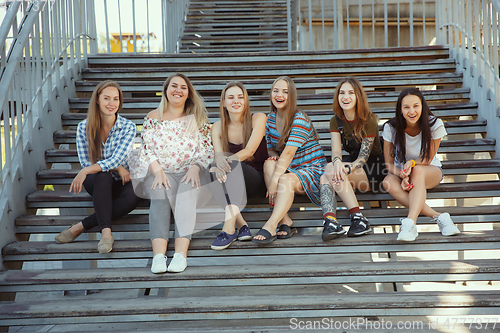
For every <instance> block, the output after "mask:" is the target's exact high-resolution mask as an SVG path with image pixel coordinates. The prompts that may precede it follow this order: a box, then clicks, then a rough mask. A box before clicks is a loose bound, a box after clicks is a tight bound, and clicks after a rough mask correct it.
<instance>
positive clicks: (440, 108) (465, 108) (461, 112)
mask: <svg viewBox="0 0 500 333" xmlns="http://www.w3.org/2000/svg"><path fill="white" fill-rule="evenodd" d="M429 107H430V109H431V111H432V112H433V113H434V114H435V115H436V116H438V117H440V118H446V117H451V118H456V117H460V116H477V103H453V104H435V105H430V106H429ZM371 110H372V112H373V113H375V114H376V115H378V117H379V119H389V118H392V117H394V107H383V108H380V107H378V108H377V107H372V108H371ZM85 112H86V110H85ZM147 112H149V109H148V110H147V111H145V112H143V113H131V112H122V113H121V115H122V116H123V117H125V118H127V119H130V120H132V121H133V122H134V123H136V124H137V125H142V124H143V122H144V117H146V114H147ZM264 112H266V111H264ZM307 114H308V115H309V117H310V118H311V119H312V120H313V122H317V121H326V122H328V121H330V118H331V117H332V115H333V111H331V113H327V112H325V111H324V110H321V111H314V110H313V111H311V110H308V111H307ZM61 117H62V123H63V126H77V125H78V123H79V122H81V121H82V120H84V119H86V118H87V114H86V113H64V114H63V115H62V116H61ZM208 117H209V119H210V121H211V122H212V123H213V122H215V121H217V120H218V119H219V112H218V110H216V111H210V112H208ZM443 120H444V121H445V123H446V122H447V121H446V119H443ZM316 127H318V126H316ZM318 130H319V128H318Z"/></svg>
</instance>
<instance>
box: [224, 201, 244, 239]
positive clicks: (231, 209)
mask: <svg viewBox="0 0 500 333" xmlns="http://www.w3.org/2000/svg"><path fill="white" fill-rule="evenodd" d="M238 216H241V214H240V209H239V208H238V206H236V205H227V206H226V219H225V221H224V226H223V227H222V231H225V232H226V233H228V234H231V235H232V234H234V225H235V224H236V221H237V219H238Z"/></svg>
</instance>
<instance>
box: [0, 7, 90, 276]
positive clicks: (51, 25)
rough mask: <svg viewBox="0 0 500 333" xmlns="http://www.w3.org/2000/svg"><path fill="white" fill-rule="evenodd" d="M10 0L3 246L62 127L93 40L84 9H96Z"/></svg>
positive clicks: (2, 106) (0, 193)
mask: <svg viewBox="0 0 500 333" xmlns="http://www.w3.org/2000/svg"><path fill="white" fill-rule="evenodd" d="M82 3H84V4H85V6H84V7H82ZM7 6H8V8H7V13H6V18H7V19H6V20H5V21H3V23H2V26H1V28H0V37H2V39H1V40H0V45H1V48H2V50H3V53H2V54H5V55H6V56H5V57H2V60H3V63H2V69H3V70H2V72H1V74H0V91H2V94H0V112H1V115H2V117H3V130H4V133H5V135H4V142H3V143H4V149H3V154H2V155H3V156H5V157H2V159H1V165H2V170H1V171H0V180H1V187H0V214H1V216H0V217H1V220H0V221H1V228H2V232H1V233H0V247H3V246H4V245H6V244H7V243H9V242H12V241H13V240H15V232H14V220H15V218H17V217H18V216H20V215H22V214H25V213H26V206H25V202H24V198H25V197H26V195H27V194H28V193H30V192H32V191H34V190H36V176H35V175H36V172H37V171H38V170H40V169H42V168H43V167H45V156H44V155H45V154H44V152H45V150H47V149H49V148H51V147H53V141H52V133H53V132H54V131H55V130H56V129H57V128H60V124H61V113H62V112H63V111H64V110H67V109H68V108H69V105H68V98H69V97H70V96H72V95H73V94H74V81H75V80H77V79H79V77H78V75H79V73H80V72H81V67H82V66H83V65H84V63H85V62H86V59H85V57H86V54H87V47H88V46H87V39H88V38H92V39H94V40H95V35H93V36H90V35H89V31H88V28H89V27H90V26H92V25H94V26H95V21H93V22H88V17H90V18H93V17H94V16H91V15H89V16H88V17H87V16H82V15H84V13H85V12H86V11H82V10H81V9H82V8H85V9H87V10H92V11H94V8H93V1H91V0H71V1H70V0H54V1H45V2H43V1H40V2H35V1H32V2H28V1H26V2H19V1H15V2H9V3H7ZM18 17H19V18H20V20H19V24H18ZM81 22H86V24H83V25H82V24H81ZM94 31H95V30H94ZM82 41H83V47H80V44H81V43H82ZM90 46H91V47H92V43H90ZM82 49H83V50H85V51H83V50H82ZM49 111H50V112H49ZM2 268H4V264H3V261H2V263H1V267H0V269H2Z"/></svg>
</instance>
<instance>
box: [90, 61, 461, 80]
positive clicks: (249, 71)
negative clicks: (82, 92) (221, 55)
mask: <svg viewBox="0 0 500 333" xmlns="http://www.w3.org/2000/svg"><path fill="white" fill-rule="evenodd" d="M175 70H177V71H178V70H179V69H178V68H176V69H175ZM171 71H172V69H171V68H167V67H157V68H148V67H143V68H136V67H133V68H87V69H84V70H83V71H82V77H83V79H85V80H87V79H94V80H95V79H97V78H99V79H102V78H103V77H106V78H109V77H110V76H112V77H113V78H114V79H115V80H123V79H131V78H134V77H137V78H140V79H141V80H145V79H154V78H162V79H164V78H165V76H166V75H165V73H169V72H171ZM346 71H347V72H349V74H350V75H374V74H375V73H376V74H377V75H382V74H386V73H391V74H411V73H414V74H415V73H419V74H420V73H432V72H434V73H435V72H437V71H450V72H455V63H454V61H453V60H451V59H434V60H412V61H391V62H376V63H344V64H341V63H330V64H322V65H321V66H318V65H317V64H302V65H278V64H276V65H267V66H266V65H261V66H234V67H232V66H229V65H228V66H224V67H214V66H210V67H192V68H190V69H188V70H185V71H184V74H186V75H187V76H188V77H189V78H190V79H193V80H194V79H195V78H196V79H200V78H204V79H207V78H216V79H219V80H220V79H221V78H223V77H225V78H227V77H230V78H234V79H244V78H248V77H250V78H276V77H278V76H282V75H288V76H290V77H300V76H319V77H322V76H330V75H336V76H345V74H346Z"/></svg>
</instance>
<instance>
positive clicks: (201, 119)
mask: <svg viewBox="0 0 500 333" xmlns="http://www.w3.org/2000/svg"><path fill="white" fill-rule="evenodd" d="M174 77H180V78H182V79H183V80H184V81H186V85H187V87H188V98H187V99H186V103H185V104H184V112H185V113H186V116H189V115H194V117H195V119H196V124H197V125H198V128H201V127H202V126H203V125H204V124H205V123H208V117H207V110H206V108H205V103H204V102H203V99H202V98H201V97H200V95H199V94H198V92H197V91H196V89H194V87H193V85H192V84H191V81H190V80H189V79H188V77H187V76H186V75H184V74H182V73H174V74H172V75H170V76H169V77H168V78H167V79H166V80H165V82H164V83H163V88H162V94H161V102H160V105H159V106H158V112H159V119H160V120H162V119H163V112H165V110H166V109H167V105H168V98H167V88H168V85H169V84H170V81H172V79H173V78H174Z"/></svg>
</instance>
